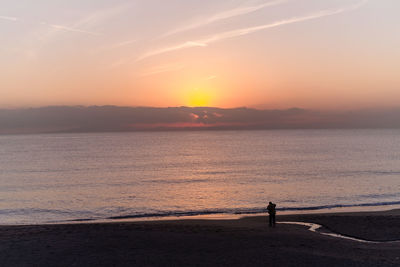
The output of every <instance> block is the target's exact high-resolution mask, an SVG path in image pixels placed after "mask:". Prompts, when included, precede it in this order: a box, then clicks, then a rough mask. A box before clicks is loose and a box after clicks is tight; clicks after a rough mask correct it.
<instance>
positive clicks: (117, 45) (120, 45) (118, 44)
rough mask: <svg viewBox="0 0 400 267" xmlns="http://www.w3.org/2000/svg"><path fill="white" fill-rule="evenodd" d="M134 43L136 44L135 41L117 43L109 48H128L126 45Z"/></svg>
mask: <svg viewBox="0 0 400 267" xmlns="http://www.w3.org/2000/svg"><path fill="white" fill-rule="evenodd" d="M136 42H137V39H134V40H128V41H123V42H119V43H116V44H113V45H111V46H110V48H119V47H123V46H128V45H131V44H134V43H136Z"/></svg>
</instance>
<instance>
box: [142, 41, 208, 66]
mask: <svg viewBox="0 0 400 267" xmlns="http://www.w3.org/2000/svg"><path fill="white" fill-rule="evenodd" d="M207 45H208V44H207V43H204V42H202V41H189V42H185V43H183V44H179V45H175V46H169V47H165V48H161V49H158V50H154V51H151V52H148V53H145V54H143V55H142V56H140V57H138V58H137V60H136V61H140V60H142V59H145V58H148V57H152V56H155V55H160V54H165V53H168V52H172V51H176V50H181V49H184V48H190V47H205V46H207Z"/></svg>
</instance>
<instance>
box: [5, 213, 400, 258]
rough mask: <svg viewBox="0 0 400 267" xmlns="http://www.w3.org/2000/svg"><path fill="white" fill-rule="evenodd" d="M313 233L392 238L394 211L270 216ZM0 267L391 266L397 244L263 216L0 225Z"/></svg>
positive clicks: (398, 232) (396, 229)
mask: <svg viewBox="0 0 400 267" xmlns="http://www.w3.org/2000/svg"><path fill="white" fill-rule="evenodd" d="M277 220H278V222H283V221H286V222H289V221H297V222H311V223H318V224H321V225H323V228H321V229H320V231H321V232H331V233H338V234H342V235H347V236H351V237H355V238H359V239H363V240H371V241H393V240H400V210H392V211H384V212H358V213H354V212H353V213H332V214H328V213H326V214H302V215H282V216H279V215H278V216H277ZM0 239H1V243H0V263H1V264H0V265H1V266H177V265H179V266H206V265H207V266H210V265H211V266H216V265H218V266H322V265H324V266H399V265H400V243H399V242H379V243H364V242H358V241H352V240H345V239H342V238H337V237H332V236H326V235H323V234H321V233H318V232H311V231H309V230H308V227H305V226H301V225H292V224H279V223H278V224H277V225H276V227H275V228H270V227H268V225H267V217H266V216H254V217H244V218H241V219H238V220H198V219H195V220H169V221H168V220H164V221H148V222H123V223H119V222H114V223H85V224H64V225H33V226H1V227H0Z"/></svg>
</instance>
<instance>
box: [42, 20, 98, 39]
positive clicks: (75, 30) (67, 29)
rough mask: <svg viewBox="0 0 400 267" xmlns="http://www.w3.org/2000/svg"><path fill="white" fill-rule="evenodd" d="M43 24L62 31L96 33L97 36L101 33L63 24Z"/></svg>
mask: <svg viewBox="0 0 400 267" xmlns="http://www.w3.org/2000/svg"><path fill="white" fill-rule="evenodd" d="M43 24H44V25H47V26H49V27H51V28H54V29H57V30H62V31H68V32H78V33H85V34H89V35H95V36H99V35H100V34H98V33H95V32H90V31H85V30H81V29H76V28H71V27H67V26H63V25H57V24H48V23H43Z"/></svg>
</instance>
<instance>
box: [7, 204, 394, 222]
mask: <svg viewBox="0 0 400 267" xmlns="http://www.w3.org/2000/svg"><path fill="white" fill-rule="evenodd" d="M396 209H399V210H400V204H384V205H370V204H362V205H344V206H338V207H333V208H321V209H319V208H315V209H314V207H311V208H304V209H301V208H293V209H292V208H290V209H285V210H279V209H278V210H277V212H278V214H279V215H281V216H282V215H301V214H303V215H307V214H335V213H350V212H353V213H358V212H384V211H390V210H396ZM194 213H195V212H194ZM263 215H266V211H265V212H252V213H246V212H243V213H242V212H238V213H228V212H226V213H225V212H215V213H214V212H210V213H207V214H194V215H173V214H171V215H161V216H158V215H152V216H140V215H139V216H137V215H133V216H129V215H127V216H115V217H110V218H88V219H71V220H60V221H47V222H37V223H35V222H27V223H8V224H6V223H5V224H1V223H0V227H2V226H35V225H60V224H91V223H114V222H146V221H165V220H167V221H170V220H192V219H199V220H234V219H240V218H243V217H253V216H255V217H257V216H263Z"/></svg>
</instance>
